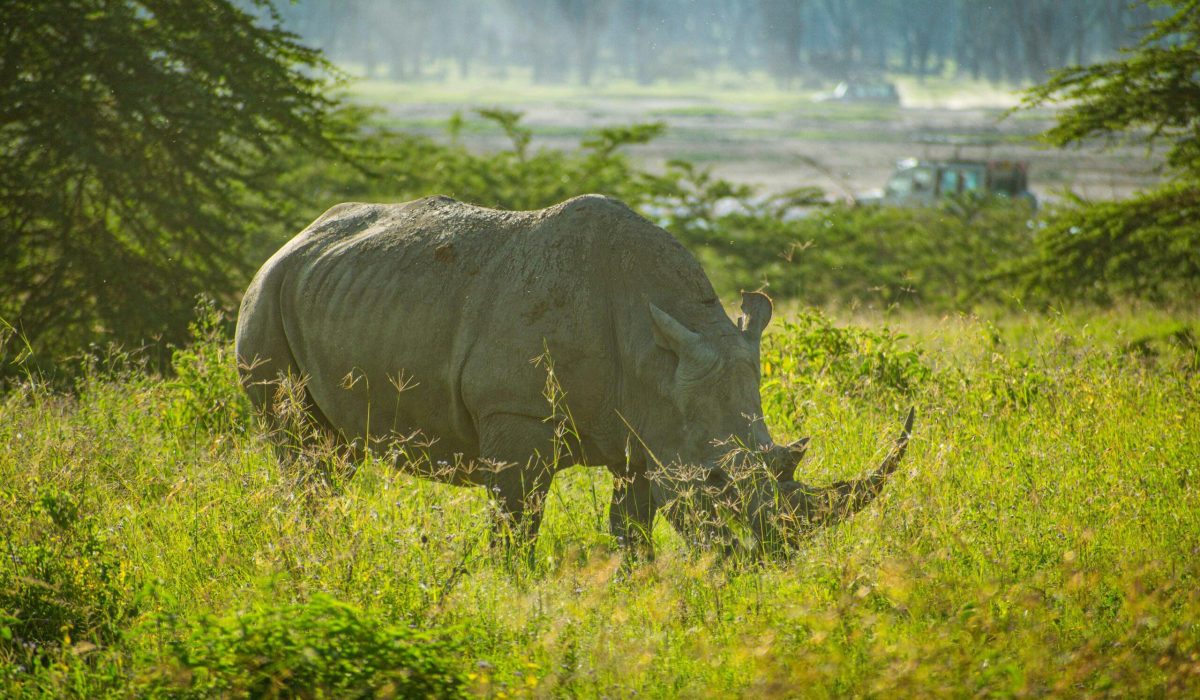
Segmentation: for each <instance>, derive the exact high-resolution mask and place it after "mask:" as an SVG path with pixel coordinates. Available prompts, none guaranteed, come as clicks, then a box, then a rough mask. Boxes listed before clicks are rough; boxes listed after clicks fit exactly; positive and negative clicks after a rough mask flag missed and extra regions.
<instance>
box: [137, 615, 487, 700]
mask: <svg viewBox="0 0 1200 700" xmlns="http://www.w3.org/2000/svg"><path fill="white" fill-rule="evenodd" d="M458 650H459V649H458V646H457V644H456V643H454V642H451V641H447V640H446V639H445V638H442V637H439V636H438V635H436V634H434V633H431V632H427V631H418V630H414V629H411V628H406V627H397V626H393V625H389V624H387V623H384V622H381V621H379V620H377V619H375V618H373V617H372V616H370V615H367V614H366V613H364V612H362V611H360V610H358V609H357V608H355V607H353V606H351V605H348V604H345V603H341V602H338V601H336V600H334V599H332V598H329V597H324V596H321V597H317V598H315V599H313V600H312V601H310V602H308V603H298V604H290V605H281V606H278V607H274V608H269V609H265V610H259V611H254V612H250V613H246V614H242V615H234V616H230V617H225V618H221V619H202V620H200V621H198V622H196V623H194V624H192V625H191V628H190V630H189V631H188V632H186V633H185V634H184V635H183V636H182V637H181V638H180V639H178V640H177V641H176V642H175V643H174V644H173V646H172V651H171V658H170V659H169V660H168V662H167V666H166V667H165V668H162V669H160V670H159V671H158V672H157V673H156V674H155V675H154V676H153V677H152V678H150V679H149V681H148V682H147V686H148V687H146V688H143V689H142V690H143V691H144V692H145V691H150V690H151V689H153V690H155V691H157V692H160V693H163V694H166V695H169V696H175V697H213V696H218V695H219V696H223V697H253V698H258V697H285V698H286V697H298V698H316V697H338V698H390V697H395V698H414V697H439V698H442V697H464V696H465V691H464V689H463V685H464V679H463V678H462V677H461V675H460V674H459V672H458V671H457V670H455V666H454V664H453V663H452V662H451V661H450V659H451V656H452V655H453V654H455V653H457V652H458Z"/></svg>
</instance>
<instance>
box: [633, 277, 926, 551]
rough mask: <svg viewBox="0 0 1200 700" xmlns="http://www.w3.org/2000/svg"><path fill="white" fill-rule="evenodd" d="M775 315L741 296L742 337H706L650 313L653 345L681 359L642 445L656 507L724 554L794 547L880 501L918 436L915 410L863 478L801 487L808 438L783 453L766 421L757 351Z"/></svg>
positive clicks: (763, 302)
mask: <svg viewBox="0 0 1200 700" xmlns="http://www.w3.org/2000/svg"><path fill="white" fill-rule="evenodd" d="M771 311H772V305H771V301H770V299H769V298H767V296H766V295H764V294H760V293H743V294H742V313H743V315H742V317H741V318H740V319H739V321H738V324H737V327H736V329H733V330H734V331H735V332H728V331H726V332H718V333H715V334H714V333H704V334H701V333H699V332H695V331H692V330H690V329H688V328H687V327H685V326H684V325H683V324H682V323H680V322H679V321H677V320H676V319H674V318H673V317H671V316H670V315H669V314H667V313H666V312H664V311H662V310H661V309H659V308H658V307H656V306H654V305H653V304H651V305H650V316H651V321H652V326H653V333H654V342H655V344H656V345H657V346H658V348H660V349H661V350H666V351H667V352H668V353H669V354H670V355H673V356H674V359H675V363H674V365H673V372H669V373H668V374H669V375H670V376H669V379H665V380H661V381H660V382H659V387H658V393H659V399H660V400H659V401H656V402H653V404H654V410H656V411H657V412H658V413H659V415H658V416H656V417H655V418H652V419H649V420H646V421H644V422H643V423H642V424H643V425H648V426H656V428H655V427H651V428H649V429H648V430H647V435H646V439H644V440H643V442H644V444H645V446H646V447H647V449H648V451H649V452H650V454H651V458H652V460H653V462H654V464H655V467H654V468H652V469H651V470H650V480H651V484H652V487H651V488H652V491H653V497H654V500H655V502H657V503H658V504H660V505H663V506H666V515H667V517H668V518H669V519H670V520H671V522H672V525H674V526H675V528H676V530H678V531H679V532H680V533H681V534H686V533H693V534H700V535H701V538H702V539H703V540H704V541H706V542H708V543H710V544H716V545H718V546H729V545H730V543H732V542H733V541H734V540H740V541H741V542H742V543H743V544H746V543H747V541H749V542H751V543H755V544H756V545H757V546H759V547H763V546H766V547H770V546H771V545H772V543H774V544H780V543H787V542H793V543H794V542H796V541H798V540H799V538H801V537H802V536H803V535H804V534H805V533H806V532H808V531H810V530H812V529H813V528H815V527H819V526H824V525H833V524H836V523H838V522H840V521H842V520H844V519H846V518H848V517H850V516H851V515H853V514H854V513H856V512H858V511H859V510H861V509H862V508H863V507H865V506H866V505H867V504H869V503H870V502H871V501H873V500H874V499H875V497H876V496H878V495H879V493H880V491H881V490H882V489H883V486H884V484H885V483H886V482H887V480H888V477H889V476H890V475H891V474H892V473H893V472H894V471H895V470H896V468H897V467H898V466H899V464H900V459H901V457H902V456H903V455H904V451H905V448H906V447H907V445H908V440H909V437H910V435H911V431H912V423H913V412H912V411H911V410H910V411H909V414H908V418H907V420H906V421H905V424H904V428H903V430H902V431H901V433H900V436H899V437H898V438H897V440H896V442H895V444H894V446H893V448H892V449H891V451H890V453H889V454H888V455H887V457H886V458H885V459H884V460H883V463H882V464H880V465H879V466H878V467H877V468H876V469H874V470H873V471H871V472H870V473H869V474H867V475H866V476H864V477H863V478H860V479H855V480H851V481H842V482H837V483H834V484H831V485H829V486H824V487H816V486H810V485H808V484H804V483H802V482H800V481H797V480H796V478H795V471H796V466H797V465H798V463H799V462H800V460H801V459H802V458H803V457H804V455H805V452H806V451H807V448H808V438H803V439H801V440H798V441H796V442H793V443H790V444H785V445H780V444H776V443H775V442H774V441H773V440H772V439H771V435H770V432H769V431H768V430H767V426H766V423H765V422H764V421H763V417H762V416H763V412H762V400H761V397H760V393H759V384H760V377H761V362H760V356H759V350H760V345H761V341H762V332H763V329H764V328H766V326H767V323H768V322H769V321H770V319H771ZM726 326H728V322H726ZM739 531H740V532H739Z"/></svg>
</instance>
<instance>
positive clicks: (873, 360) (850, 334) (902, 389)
mask: <svg viewBox="0 0 1200 700" xmlns="http://www.w3.org/2000/svg"><path fill="white" fill-rule="evenodd" d="M905 340H906V336H905V335H904V334H903V333H897V332H895V331H891V330H888V329H887V328H886V327H884V328H883V329H882V330H878V331H876V330H872V329H869V328H860V327H855V326H846V327H838V326H835V325H834V324H833V322H832V321H830V320H829V318H828V317H826V316H825V315H824V314H822V313H821V312H820V311H817V310H807V311H800V312H799V313H797V314H795V315H794V316H793V317H792V318H790V319H788V320H785V321H783V322H782V323H781V324H780V326H779V327H778V328H777V330H776V331H775V332H774V333H768V334H767V335H766V336H764V337H763V347H762V382H763V384H762V400H763V410H764V411H765V412H766V413H767V414H768V415H772V414H773V415H777V416H787V417H788V418H789V419H794V418H795V415H796V412H797V406H796V403H795V401H796V396H807V395H812V394H814V393H818V392H820V391H821V390H825V391H828V390H829V389H830V388H832V389H833V390H834V391H835V392H837V393H838V394H845V395H851V396H855V397H873V398H890V397H901V396H902V397H908V396H912V395H913V394H915V393H916V392H917V391H918V390H919V389H920V388H922V387H923V386H924V385H925V384H926V383H927V382H929V381H930V380H931V379H933V376H934V375H933V370H932V369H931V368H930V367H929V366H928V365H927V364H926V363H925V361H924V358H923V357H922V355H923V351H922V350H921V349H920V348H919V347H911V348H910V347H906V346H905ZM831 385H832V386H831Z"/></svg>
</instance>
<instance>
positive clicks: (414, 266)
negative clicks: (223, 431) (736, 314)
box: [236, 195, 911, 546]
mask: <svg viewBox="0 0 1200 700" xmlns="http://www.w3.org/2000/svg"><path fill="white" fill-rule="evenodd" d="M742 311H743V314H744V315H743V317H742V318H741V319H740V320H739V322H738V324H737V325H735V324H734V323H733V322H732V321H730V319H729V317H728V316H727V315H726V314H725V312H724V309H723V308H722V306H721V304H720V302H719V300H718V299H717V295H716V293H715V292H714V291H713V288H712V285H711V284H710V283H709V281H708V278H707V277H706V276H705V274H704V272H703V270H702V269H701V268H700V266H699V264H698V263H697V262H696V260H695V259H694V258H693V257H692V255H691V254H690V253H688V251H687V250H685V249H684V248H683V246H681V245H680V244H679V242H678V241H676V240H675V239H674V238H673V237H671V236H670V234H668V233H667V232H665V231H663V230H662V229H660V228H658V227H657V226H655V225H653V224H652V223H650V222H648V221H646V220H645V219H643V218H641V217H640V216H638V215H637V214H635V213H634V212H633V211H632V210H630V209H629V208H628V207H626V206H625V205H624V204H622V203H620V202H618V201H616V200H613V199H609V198H606V197H602V196H598V195H588V196H583V197H576V198H574V199H571V200H569V201H566V202H563V203H562V204H559V205H557V206H554V207H550V208H548V209H544V210H541V211H529V212H510V211H495V210H490V209H484V208H480V207H475V206H471V205H468V204H463V203H460V202H456V201H454V200H452V199H449V198H446V197H430V198H426V199H421V200H417V201H414V202H408V203H404V204H393V205H379V204H341V205H338V206H336V207H334V208H332V209H330V210H329V211H327V212H326V213H325V214H323V215H322V216H321V217H320V218H319V219H317V220H316V221H315V222H314V223H313V224H312V225H310V226H309V227H308V228H307V229H305V230H304V231H302V232H301V233H300V234H299V235H297V236H296V237H295V238H294V239H292V240H291V241H290V242H289V243H287V244H286V245H285V246H284V247H283V248H282V249H281V250H280V251H279V252H277V253H276V254H275V255H274V256H272V257H271V259H270V260H268V261H267V262H266V263H265V264H264V265H263V267H262V269H260V270H259V272H258V274H257V275H256V276H255V278H254V280H253V282H252V283H251V284H250V287H249V289H248V290H247V291H246V295H245V298H244V299H243V301H242V306H241V311H240V314H239V317H238V325H237V348H236V350H237V356H238V358H239V362H240V363H241V365H242V381H243V384H244V386H245V387H246V390H247V392H248V393H249V395H250V398H251V400H252V401H253V403H254V404H255V406H256V407H257V408H258V409H259V410H260V411H262V412H263V413H265V414H266V415H267V416H269V417H277V416H276V414H277V411H278V409H279V406H278V405H277V401H278V394H277V387H278V383H279V382H278V380H279V379H280V377H281V376H285V375H290V376H292V377H296V378H303V379H304V380H305V384H304V386H305V387H306V392H307V394H306V397H305V398H306V404H307V410H308V411H309V412H310V413H311V415H312V416H313V418H314V419H315V422H316V423H317V424H319V425H320V426H322V427H323V428H324V429H325V430H326V431H327V432H328V433H330V434H332V435H333V436H334V437H335V438H336V439H337V440H338V442H339V443H340V444H342V445H343V446H345V448H346V449H347V450H348V451H349V452H350V453H352V454H360V455H361V452H360V450H361V448H362V447H363V446H370V447H371V448H372V449H374V450H376V451H377V452H380V453H386V450H387V449H389V448H392V449H394V448H395V447H396V445H397V444H403V442H402V441H403V440H409V441H410V442H411V441H412V440H413V437H412V436H414V434H415V435H419V436H420V442H421V444H422V445H423V446H427V447H425V448H424V451H427V452H428V458H429V459H428V460H417V461H414V460H412V459H411V453H410V452H407V451H406V455H408V456H407V457H406V458H404V459H397V466H399V467H400V468H405V469H409V470H412V471H415V472H417V473H419V474H421V475H422V476H426V477H430V478H436V479H439V480H442V481H447V482H450V483H454V484H460V485H479V486H485V487H487V488H488V489H489V492H490V493H491V494H492V496H493V497H494V499H495V502H496V504H497V505H498V506H499V509H500V512H501V513H502V514H504V515H505V516H506V518H505V519H506V520H507V521H508V523H509V525H517V526H519V527H520V529H521V530H523V531H524V533H525V534H526V535H527V536H530V537H532V536H534V535H536V532H537V528H538V524H539V521H540V516H541V507H540V506H541V503H542V501H543V499H544V498H545V494H546V491H547V489H548V488H549V484H550V480H551V478H552V477H553V471H554V470H555V469H557V468H560V467H561V468H565V467H567V466H570V465H572V464H575V463H585V464H594V465H605V466H607V468H608V469H609V470H610V471H612V473H613V475H614V476H615V477H616V484H617V486H616V488H615V490H614V495H613V501H612V506H611V512H610V522H611V526H612V530H613V533H614V534H615V535H616V536H617V537H618V538H621V539H622V541H624V542H626V543H628V544H631V545H642V546H644V545H646V544H647V543H648V539H647V533H648V532H649V531H650V527H651V524H652V522H653V518H654V514H655V512H656V511H657V510H658V509H659V508H660V507H667V512H666V514H667V516H668V517H669V518H670V520H671V522H672V523H673V524H674V525H675V526H676V527H677V528H679V529H680V530H681V531H682V532H684V533H685V534H686V535H688V536H690V537H693V539H695V540H705V541H708V542H720V543H728V542H730V541H731V539H732V537H733V534H734V532H733V529H731V524H737V526H738V527H741V528H742V529H743V530H748V531H749V532H750V533H751V535H750V537H751V538H752V539H757V540H758V541H762V542H765V541H768V540H772V539H779V538H780V537H782V539H783V540H784V541H786V540H787V539H789V538H790V537H791V536H793V535H796V534H799V533H801V532H803V531H804V530H805V529H806V528H809V527H811V526H812V525H815V524H832V523H835V522H837V521H839V520H841V519H843V518H845V517H847V516H848V515H849V514H851V513H853V512H855V511H856V510H858V509H860V508H862V507H863V506H864V505H866V503H868V502H870V501H871V500H872V499H873V498H874V497H875V496H876V495H877V494H878V493H879V490H880V489H881V488H882V486H883V482H884V481H885V480H886V478H887V476H888V475H889V474H890V473H891V472H892V471H894V470H895V468H896V464H898V463H899V459H900V456H901V455H902V454H903V450H904V445H905V444H906V443H907V436H908V432H909V429H910V428H911V415H910V417H909V424H908V425H907V426H906V428H905V431H904V432H903V433H902V435H901V438H900V440H899V441H898V442H897V445H896V448H895V449H894V450H893V451H892V453H891V454H890V455H889V456H888V458H887V460H885V462H884V464H883V465H882V466H881V467H880V468H879V469H877V470H876V471H875V472H874V473H873V474H871V475H870V476H868V477H867V478H865V479H862V480H860V481H854V482H844V483H840V484H835V485H833V486H831V487H829V488H825V489H817V488H812V487H808V486H805V485H803V484H800V483H799V482H796V481H793V480H792V470H793V469H794V467H795V464H796V462H797V461H798V460H799V458H800V456H802V454H803V451H804V448H805V443H806V441H802V442H800V443H796V444H794V445H790V446H780V445H775V444H774V443H773V442H772V440H771V436H770V434H769V433H768V431H767V426H766V425H765V423H764V422H763V420H762V406H761V402H760V398H759V376H760V369H759V341H760V338H761V335H762V331H763V328H764V327H765V326H766V325H767V322H768V321H769V320H770V317H771V302H770V300H769V299H767V297H766V296H765V295H762V294H757V293H750V294H744V295H743V301H742ZM539 357H548V358H549V360H550V361H551V362H552V363H553V378H554V380H555V381H556V382H557V385H558V387H560V388H561V390H562V392H563V395H562V397H561V398H560V399H559V400H558V403H559V404H560V405H559V406H558V408H557V410H558V414H559V415H561V414H563V413H564V412H565V411H567V410H569V413H570V417H571V419H572V420H571V426H573V429H572V430H568V431H566V433H565V434H563V433H562V431H561V430H560V431H559V432H560V434H559V435H558V436H557V437H556V434H555V431H556V428H558V427H559V426H560V425H561V424H562V422H561V421H556V420H547V417H548V416H550V415H551V414H552V413H553V412H554V410H555V409H553V408H552V406H551V403H550V402H549V401H548V399H547V365H546V362H545V361H544V360H543V361H542V362H541V363H537V362H534V361H533V360H534V358H539ZM399 387H404V389H403V390H402V391H400V390H399ZM556 447H557V449H558V453H562V452H563V450H564V449H565V450H566V451H567V453H568V455H569V456H565V457H564V456H562V455H561V454H559V457H558V458H557V459H556V458H555V456H556ZM734 529H736V528H734Z"/></svg>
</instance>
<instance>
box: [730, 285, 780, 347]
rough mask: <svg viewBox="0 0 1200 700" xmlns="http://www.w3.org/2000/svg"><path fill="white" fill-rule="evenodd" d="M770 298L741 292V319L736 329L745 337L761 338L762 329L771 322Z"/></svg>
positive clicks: (758, 293) (760, 294) (764, 295)
mask: <svg viewBox="0 0 1200 700" xmlns="http://www.w3.org/2000/svg"><path fill="white" fill-rule="evenodd" d="M771 310H772V304H771V298H770V297H768V296H767V295H766V294H763V293H762V292H742V317H741V318H740V319H738V328H740V329H741V331H742V332H743V333H745V334H746V336H747V337H749V338H753V339H758V338H761V337H762V332H763V329H764V328H766V327H767V324H768V323H770V322H771Z"/></svg>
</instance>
